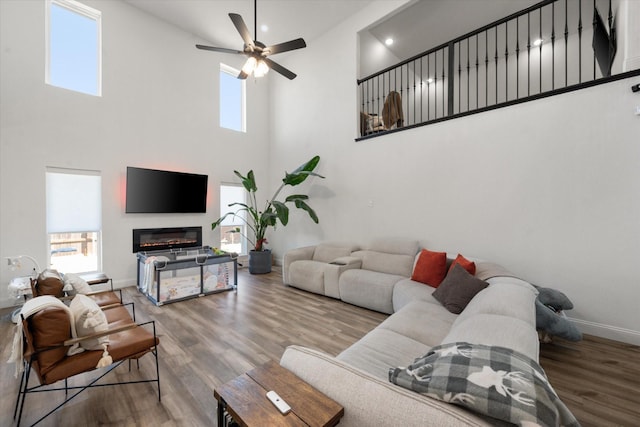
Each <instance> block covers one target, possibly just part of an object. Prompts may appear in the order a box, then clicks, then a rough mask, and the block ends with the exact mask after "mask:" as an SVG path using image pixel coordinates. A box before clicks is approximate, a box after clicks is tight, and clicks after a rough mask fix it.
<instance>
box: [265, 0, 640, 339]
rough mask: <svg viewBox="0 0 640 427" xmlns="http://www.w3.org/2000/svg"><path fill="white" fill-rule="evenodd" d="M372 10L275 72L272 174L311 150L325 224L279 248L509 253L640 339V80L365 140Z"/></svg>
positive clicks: (583, 322)
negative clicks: (375, 242)
mask: <svg viewBox="0 0 640 427" xmlns="http://www.w3.org/2000/svg"><path fill="white" fill-rule="evenodd" d="M388 6H390V4H389V2H380V7H375V6H372V7H371V8H369V9H368V10H366V11H363V12H361V13H360V14H359V15H356V16H354V17H352V18H350V19H348V20H346V21H345V22H343V23H342V24H341V25H340V26H338V27H336V28H335V29H334V30H332V31H330V32H329V33H327V34H326V35H324V36H323V37H322V38H321V39H318V40H315V41H314V43H309V48H308V49H305V50H304V51H300V52H299V53H298V54H297V55H296V56H295V57H294V56H292V57H291V59H290V62H289V63H288V64H289V65H290V66H291V68H292V69H294V70H295V71H296V72H297V73H298V74H299V78H298V79H296V80H295V81H294V82H293V83H289V82H280V81H277V80H274V81H272V83H273V91H274V93H277V97H275V96H274V97H273V98H272V99H271V103H272V111H273V112H274V119H273V126H272V129H271V131H272V151H271V165H272V177H273V179H274V180H275V179H277V178H278V177H279V175H280V171H281V170H284V169H286V168H287V167H289V168H290V167H291V166H294V165H297V164H298V163H299V160H301V159H303V158H306V157H309V156H311V155H312V154H316V153H317V154H319V155H320V156H321V157H322V160H321V164H320V172H321V173H323V174H325V175H326V177H327V178H326V179H325V180H315V181H313V183H312V185H311V186H310V194H311V196H312V199H311V200H310V204H311V205H312V206H313V207H314V208H316V211H317V213H318V215H319V218H320V224H319V225H318V226H316V225H314V224H313V223H312V222H311V221H309V220H308V219H307V218H305V217H304V215H301V214H298V215H295V216H293V217H294V218H293V219H292V221H291V224H290V226H289V227H287V228H285V229H280V230H278V231H277V232H276V233H271V235H270V241H271V242H272V244H273V246H274V252H275V254H276V256H277V257H282V254H283V253H284V252H285V251H286V250H288V249H290V248H293V247H298V246H302V245H307V244H314V243H317V242H319V241H322V240H341V241H355V242H359V243H362V244H366V243H367V242H368V241H370V239H371V238H374V237H388V236H393V237H404V238H416V239H419V240H420V242H421V244H422V245H424V246H425V247H427V248H430V249H434V250H444V251H448V252H460V253H462V254H464V255H468V256H476V257H480V258H483V259H487V260H491V261H494V262H498V263H500V264H502V265H504V266H506V267H507V268H509V269H510V270H512V271H513V272H515V273H517V274H518V275H520V276H521V277H523V278H524V279H527V280H529V281H531V282H532V283H535V284H538V285H541V286H548V287H553V288H556V289H559V290H562V291H564V292H566V293H567V295H568V296H569V297H570V298H571V299H572V300H573V302H574V304H575V309H574V310H572V311H570V312H569V313H568V314H569V315H570V316H571V317H572V318H574V319H576V322H577V323H578V326H579V327H580V328H581V329H582V330H583V331H584V332H588V333H592V334H596V335H601V336H607V337H610V338H614V339H618V340H623V341H627V342H633V343H636V344H640V286H639V285H638V277H639V276H638V273H637V271H636V270H637V269H636V264H637V263H636V262H635V260H637V259H638V258H640V239H639V237H640V221H638V218H640V198H638V194H640V167H639V166H640V165H639V163H638V159H640V145H639V144H638V141H639V140H638V135H640V117H638V116H634V114H633V110H634V107H635V105H638V103H640V97H639V95H638V94H633V93H632V92H631V90H630V86H631V85H632V84H635V83H637V82H638V79H637V78H630V79H626V80H622V81H618V82H614V83H609V84H606V85H600V86H597V87H593V88H590V89H585V90H581V91H578V92H572V93H568V94H565V95H561V96H556V97H552V98H546V99H543V100H538V101H534V102H529V103H526V104H521V105H517V106H514V107H510V108H503V109H499V110H495V111H491V112H486V113H482V114H477V115H473V116H469V117H466V118H462V119H458V120H452V121H447V122H442V123H439V124H435V125H431V126H426V127H423V128H418V129H413V130H408V131H405V132H399V133H395V134H391V135H386V136H383V137H379V138H374V139H372V140H367V141H362V142H354V138H355V137H356V136H357V123H358V122H357V120H358V116H357V114H358V106H357V92H356V83H355V81H356V77H357V75H358V72H357V71H358V70H357V60H356V58H357V55H356V51H357V42H356V33H357V32H358V31H359V30H361V29H362V28H364V27H366V25H367V24H368V23H369V22H373V21H375V20H376V19H378V18H379V16H375V15H374V13H379V14H380V16H382V15H383V14H384V13H386V12H385V10H384V8H385V7H388Z"/></svg>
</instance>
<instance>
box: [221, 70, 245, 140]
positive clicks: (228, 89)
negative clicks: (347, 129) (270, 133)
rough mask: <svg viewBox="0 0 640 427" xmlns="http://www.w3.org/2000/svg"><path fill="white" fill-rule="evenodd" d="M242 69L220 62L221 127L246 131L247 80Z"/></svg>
mask: <svg viewBox="0 0 640 427" xmlns="http://www.w3.org/2000/svg"><path fill="white" fill-rule="evenodd" d="M239 73H240V71H238V70H236V69H233V68H231V67H229V66H228V65H225V64H220V127H223V128H227V129H231V130H235V131H238V132H246V131H247V128H246V118H245V116H246V108H245V99H246V81H245V80H240V79H238V78H237V76H238V74H239Z"/></svg>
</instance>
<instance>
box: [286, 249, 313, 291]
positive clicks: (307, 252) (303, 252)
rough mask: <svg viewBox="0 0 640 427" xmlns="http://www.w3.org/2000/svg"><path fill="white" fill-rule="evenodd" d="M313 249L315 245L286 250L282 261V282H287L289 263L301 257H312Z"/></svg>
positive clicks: (301, 258)
mask: <svg viewBox="0 0 640 427" xmlns="http://www.w3.org/2000/svg"><path fill="white" fill-rule="evenodd" d="M315 250H316V247H315V246H305V247H302V248H296V249H291V250H289V251H287V252H286V253H285V254H284V260H283V262H282V283H284V284H285V285H288V284H289V267H290V266H291V263H292V262H294V261H299V260H303V259H312V258H313V253H314V252H315Z"/></svg>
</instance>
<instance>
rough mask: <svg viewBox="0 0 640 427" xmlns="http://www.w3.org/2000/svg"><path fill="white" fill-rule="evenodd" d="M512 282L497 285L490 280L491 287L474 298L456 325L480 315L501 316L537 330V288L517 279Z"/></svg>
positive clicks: (494, 281)
mask: <svg viewBox="0 0 640 427" xmlns="http://www.w3.org/2000/svg"><path fill="white" fill-rule="evenodd" d="M510 281H511V282H512V283H502V282H497V283H496V280H495V279H489V280H488V282H489V283H490V284H489V286H488V287H487V288H485V289H483V290H482V291H480V292H479V293H478V294H477V295H476V296H475V297H473V300H472V301H471V302H470V303H469V305H467V307H466V308H465V309H464V311H463V312H462V313H460V316H458V319H457V320H456V323H458V322H462V321H463V320H464V319H466V318H468V317H471V316H474V315H476V314H479V313H483V314H499V315H502V316H507V317H512V318H515V319H520V320H522V321H523V322H527V323H528V324H530V325H531V327H532V328H535V326H536V323H535V312H536V309H535V304H534V302H535V298H536V297H535V295H536V291H535V288H533V286H531V285H528V284H527V285H526V286H525V284H524V283H521V281H519V280H518V279H515V278H511V279H510Z"/></svg>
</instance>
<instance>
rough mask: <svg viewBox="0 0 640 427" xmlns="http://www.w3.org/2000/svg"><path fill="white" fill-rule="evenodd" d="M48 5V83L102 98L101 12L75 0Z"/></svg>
mask: <svg viewBox="0 0 640 427" xmlns="http://www.w3.org/2000/svg"><path fill="white" fill-rule="evenodd" d="M46 4H47V7H46V10H47V31H46V35H47V43H46V46H47V49H46V52H47V53H46V55H47V58H46V75H45V81H46V83H47V84H50V85H52V86H57V87H61V88H65V89H70V90H73V91H76V92H82V93H86V94H89V95H95V96H101V95H102V87H101V86H102V53H101V50H102V47H101V21H102V19H101V15H102V14H101V12H100V11H98V10H95V9H93V8H90V7H88V6H85V5H83V4H82V3H78V2H77V1H74V0H47V3H46Z"/></svg>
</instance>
